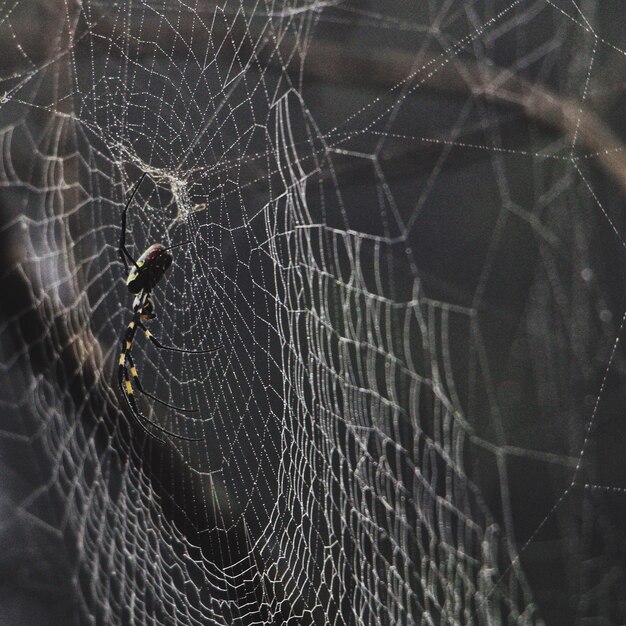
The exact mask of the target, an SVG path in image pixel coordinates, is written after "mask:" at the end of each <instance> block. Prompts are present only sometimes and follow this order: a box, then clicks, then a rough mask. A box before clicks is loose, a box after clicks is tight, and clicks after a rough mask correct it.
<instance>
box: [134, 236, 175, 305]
mask: <svg viewBox="0 0 626 626" xmlns="http://www.w3.org/2000/svg"><path fill="white" fill-rule="evenodd" d="M172 260H173V257H172V255H171V254H170V253H169V252H168V251H167V250H166V249H165V247H164V246H162V245H161V244H160V243H153V244H152V245H151V246H150V247H149V248H148V249H147V250H146V251H145V252H144V253H143V254H142V255H141V256H140V257H139V258H138V259H137V263H136V266H135V265H133V266H132V267H131V268H130V272H129V273H128V278H127V279H126V286H127V287H128V291H130V293H139V292H140V291H142V290H145V291H150V290H151V289H153V288H154V286H155V285H156V284H157V283H158V282H159V281H160V280H161V278H162V276H163V274H165V272H166V271H167V269H168V268H169V266H170V265H171V264H172Z"/></svg>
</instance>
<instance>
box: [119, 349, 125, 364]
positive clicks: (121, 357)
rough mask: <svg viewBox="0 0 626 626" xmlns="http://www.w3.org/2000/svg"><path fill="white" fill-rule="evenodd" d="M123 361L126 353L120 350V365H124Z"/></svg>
mask: <svg viewBox="0 0 626 626" xmlns="http://www.w3.org/2000/svg"><path fill="white" fill-rule="evenodd" d="M125 361H126V355H125V354H124V353H123V352H122V354H120V365H124V362H125Z"/></svg>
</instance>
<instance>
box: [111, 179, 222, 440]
mask: <svg viewBox="0 0 626 626" xmlns="http://www.w3.org/2000/svg"><path fill="white" fill-rule="evenodd" d="M144 177H145V173H144V174H143V175H142V176H141V178H140V179H139V181H138V182H137V184H136V185H135V187H134V189H133V191H132V193H131V195H130V197H129V199H128V201H127V202H126V204H125V205H124V210H123V211H122V234H121V236H120V245H119V249H118V251H119V255H120V258H121V259H122V262H123V263H124V267H125V268H126V274H127V277H126V286H127V287H128V291H130V293H132V294H134V295H135V299H134V300H133V306H132V310H133V317H132V320H131V321H130V322H129V324H128V326H127V328H126V332H125V333H124V336H123V338H122V351H121V354H120V358H119V363H118V384H119V386H120V389H121V391H122V393H123V394H124V399H125V400H126V404H127V406H128V408H129V409H130V412H131V414H132V416H133V418H134V419H135V420H136V421H137V423H138V424H139V425H140V426H141V428H142V429H143V430H144V431H145V432H146V433H147V434H148V435H150V436H151V437H154V438H155V439H158V440H159V441H161V442H162V441H163V440H162V439H161V438H160V437H158V436H157V435H156V434H155V433H154V432H153V430H151V429H150V428H148V426H147V425H146V424H149V425H150V426H151V427H152V428H154V429H156V430H157V431H159V432H161V433H164V434H166V435H170V436H171V437H177V438H179V439H185V440H187V441H199V440H200V439H196V438H194V437H185V436H183V435H177V434H176V433H173V432H171V431H169V430H167V429H166V428H164V427H163V426H161V425H160V424H157V423H156V422H154V421H152V420H151V419H149V418H148V417H146V416H145V415H144V414H143V413H142V412H141V411H140V410H139V407H138V405H137V402H136V400H135V398H134V395H133V394H134V387H133V384H134V385H135V387H136V388H137V389H138V390H139V392H140V393H143V394H144V395H146V396H148V397H149V398H152V399H153V400H155V401H156V402H159V403H160V404H162V405H164V406H167V407H169V408H171V409H176V410H178V411H182V412H194V411H195V410H196V409H184V408H181V407H177V406H175V405H173V404H168V403H167V402H164V401H163V400H160V399H159V398H157V397H155V396H153V395H152V394H151V393H149V392H147V391H146V390H145V389H144V388H143V387H142V385H141V381H140V380H139V374H138V373H137V369H136V368H135V364H134V362H133V356H132V349H133V342H134V340H135V334H136V332H137V329H138V328H139V329H141V330H143V332H144V334H145V336H146V337H147V338H148V339H149V340H150V341H151V342H152V344H153V345H154V346H156V347H157V348H159V349H161V350H173V351H175V352H183V353H187V354H189V353H190V354H207V353H209V352H215V351H216V350H219V348H220V346H217V348H213V349H211V350H182V349H180V348H174V347H171V346H164V345H163V344H162V343H161V342H160V341H158V340H157V339H156V338H155V337H154V336H153V335H152V333H151V332H150V331H149V330H148V329H147V328H146V327H145V326H144V324H143V322H148V321H150V320H152V319H154V318H155V317H156V313H155V312H154V304H153V302H152V290H153V289H154V287H156V285H157V284H158V283H159V281H160V280H161V279H162V278H163V276H164V275H165V272H166V271H167V270H168V268H169V267H170V265H172V262H173V256H172V254H171V253H170V250H172V248H176V247H178V246H182V245H185V244H186V243H189V242H184V243H182V244H177V245H175V246H170V247H168V248H166V247H165V246H163V245H161V244H160V243H154V244H152V245H151V246H150V247H149V248H148V249H147V250H146V251H145V252H144V253H143V254H142V255H141V256H140V257H139V258H138V259H137V260H136V261H135V259H133V257H132V256H131V254H130V252H128V250H127V249H126V212H127V211H128V207H129V206H130V204H131V202H132V201H133V198H134V197H135V194H136V193H137V189H138V188H139V185H141V182H142V181H143V179H144ZM129 261H130V263H131V264H132V265H130V264H129Z"/></svg>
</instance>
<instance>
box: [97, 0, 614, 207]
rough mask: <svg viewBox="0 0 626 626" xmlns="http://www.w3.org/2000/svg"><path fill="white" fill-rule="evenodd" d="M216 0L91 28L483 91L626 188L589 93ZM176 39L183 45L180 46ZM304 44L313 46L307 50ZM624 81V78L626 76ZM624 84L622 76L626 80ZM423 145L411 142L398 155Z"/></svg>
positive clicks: (158, 42)
mask: <svg viewBox="0 0 626 626" xmlns="http://www.w3.org/2000/svg"><path fill="white" fill-rule="evenodd" d="M215 6H216V5H215V4H214V3H212V2H209V3H208V4H207V5H206V6H204V7H203V10H202V12H200V13H199V12H196V11H194V12H193V13H192V12H189V13H187V14H185V13H183V14H179V15H178V16H177V18H178V19H177V22H176V31H175V35H176V36H175V37H174V36H173V33H172V31H171V30H169V29H168V28H166V27H165V23H164V19H163V16H162V15H160V14H159V13H157V12H156V11H155V12H152V13H150V12H148V13H146V14H145V15H142V19H141V20H136V21H135V22H134V23H135V24H136V25H137V32H133V23H132V22H130V23H129V22H126V21H125V22H124V23H123V26H124V28H125V29H126V30H124V31H123V32H120V31H116V28H119V25H116V22H115V21H114V20H113V19H112V16H108V15H107V14H106V13H104V14H103V15H102V16H100V17H98V18H97V20H95V22H94V23H93V24H92V25H91V26H89V28H90V29H91V30H92V34H93V35H94V37H95V38H96V39H97V40H100V41H102V42H103V43H104V42H106V43H107V50H108V51H109V52H110V53H112V54H129V53H131V52H132V54H135V55H139V56H143V55H154V54H158V51H159V50H160V49H165V48H164V47H163V46H164V45H165V43H166V42H167V44H168V49H169V51H170V52H171V54H172V55H173V56H174V57H175V56H177V55H180V56H181V57H182V56H185V57H187V56H188V55H189V53H190V51H191V50H190V46H193V48H194V49H195V48H196V47H197V48H198V49H199V50H200V49H204V48H205V47H206V37H203V36H202V35H203V34H207V36H208V33H210V39H211V44H212V47H213V48H214V49H215V50H221V51H222V52H223V53H225V52H227V51H228V53H229V54H232V55H235V54H236V55H237V56H238V57H239V59H240V61H241V65H242V66H245V65H246V63H250V62H254V61H259V62H260V63H261V64H262V65H264V66H266V67H270V68H273V69H276V70H279V71H285V70H286V71H287V72H288V73H290V74H291V75H292V76H293V77H294V78H295V79H296V80H298V81H299V80H301V79H302V78H305V79H309V80H316V81H321V82H324V83H328V84H337V85H341V86H350V87H355V88H358V89H361V90H367V91H377V90H378V91H379V90H385V91H389V90H391V89H393V88H397V87H398V86H405V85H408V86H409V87H410V88H411V89H416V88H423V89H426V90H434V91H439V92H443V93H449V94H453V95H456V96H474V97H483V98H486V99H487V100H491V101H493V102H496V103H500V104H505V105H512V106H514V107H516V108H518V109H519V110H521V111H522V112H523V114H524V115H525V116H526V117H527V118H528V119H529V120H533V121H535V122H536V123H538V124H541V125H544V126H547V127H549V128H552V129H553V130H555V131H557V132H558V133H560V134H562V135H564V136H566V137H568V138H569V139H571V140H573V139H574V138H576V145H577V146H578V147H579V148H584V149H585V150H586V152H587V154H586V155H584V156H586V157H593V158H595V159H596V162H597V164H598V166H599V167H600V168H601V169H602V170H603V171H604V172H605V173H606V174H607V175H608V176H610V177H611V178H612V179H613V180H614V181H615V182H616V183H617V184H618V185H619V187H620V189H621V190H622V192H623V193H624V194H625V195H626V152H625V149H624V145H623V144H622V142H621V141H620V140H619V138H617V137H616V136H615V135H614V133H613V132H612V131H611V129H610V128H609V127H607V126H606V125H605V124H604V123H603V122H602V120H601V119H600V118H599V117H598V116H597V115H595V114H594V113H593V112H592V111H590V110H589V109H587V108H586V105H585V102H583V101H582V100H574V99H571V98H567V97H563V96H560V95H559V94H557V93H554V92H551V91H550V90H549V89H548V88H546V87H544V86H542V85H536V84H533V83H531V82H529V81H527V80H525V79H523V78H521V77H519V76H517V75H516V74H514V73H513V72H511V71H510V70H508V69H506V68H500V67H495V66H492V65H487V64H485V63H481V62H478V61H475V60H472V59H468V58H461V57H458V56H454V57H448V58H446V57H444V56H443V55H438V56H429V55H425V54H416V53H414V52H406V51H404V50H401V49H398V48H380V47H368V48H367V49H365V50H356V49H354V48H352V47H350V46H349V45H347V44H338V43H333V42H330V41H327V40H324V39H322V38H312V39H311V40H310V41H308V42H303V41H302V40H301V39H297V38H295V37H294V36H293V35H290V34H286V33H284V32H275V31H272V30H271V24H269V22H268V23H265V25H264V27H263V28H261V27H259V26H256V25H252V23H248V22H247V21H246V20H245V19H244V17H243V16H242V15H241V14H239V15H238V16H236V17H237V19H234V21H232V22H231V23H229V25H228V26H226V25H225V24H224V22H223V21H220V20H219V19H216V20H215V21H213V17H214V15H215V16H217V17H218V18H219V16H220V15H221V12H220V11H218V10H217V9H216V8H215ZM204 16H206V17H204ZM192 35H193V37H192ZM173 40H174V41H175V43H176V45H175V47H174V48H173V49H172V41H173ZM189 42H192V43H189ZM111 44H112V45H111ZM301 49H305V50H306V52H305V53H301V52H300V50H301ZM623 82H624V81H623V79H622V80H621V84H623ZM617 84H618V85H619V84H620V81H619V80H618V81H617ZM419 150H420V148H415V147H413V148H411V147H410V148H407V149H406V150H402V151H401V152H402V154H398V153H396V154H394V155H392V158H399V157H403V156H404V155H405V154H406V152H407V151H419ZM238 167H239V166H238Z"/></svg>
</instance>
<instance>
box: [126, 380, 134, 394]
mask: <svg viewBox="0 0 626 626" xmlns="http://www.w3.org/2000/svg"><path fill="white" fill-rule="evenodd" d="M126 393H127V394H128V395H129V396H132V395H133V387H132V385H131V384H130V380H127V381H126Z"/></svg>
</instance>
